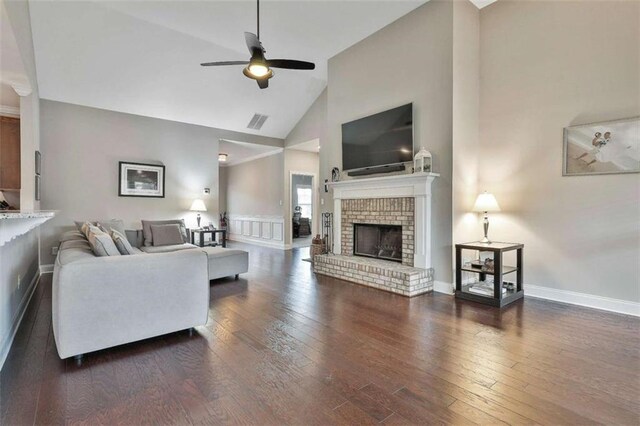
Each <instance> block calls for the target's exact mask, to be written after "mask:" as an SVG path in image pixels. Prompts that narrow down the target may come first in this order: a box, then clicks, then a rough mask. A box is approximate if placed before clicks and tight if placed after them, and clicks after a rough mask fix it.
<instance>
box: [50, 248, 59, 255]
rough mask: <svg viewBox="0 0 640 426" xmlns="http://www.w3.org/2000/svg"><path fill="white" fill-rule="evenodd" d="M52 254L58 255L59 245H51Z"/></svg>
mask: <svg viewBox="0 0 640 426" xmlns="http://www.w3.org/2000/svg"><path fill="white" fill-rule="evenodd" d="M51 255H52V256H57V255H58V247H51Z"/></svg>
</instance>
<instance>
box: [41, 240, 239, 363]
mask: <svg viewBox="0 0 640 426" xmlns="http://www.w3.org/2000/svg"><path fill="white" fill-rule="evenodd" d="M143 231H144V230H142V231H128V230H127V231H125V232H124V233H125V234H126V239H127V242H128V243H129V244H130V250H131V251H132V253H131V255H115V256H98V255H96V252H95V251H94V249H95V247H92V244H91V243H90V241H89V239H88V238H87V236H86V235H84V234H83V232H80V231H68V232H65V233H64V234H63V235H62V238H61V240H60V246H59V249H58V255H57V257H56V261H55V264H54V271H53V295H52V297H53V300H52V321H53V332H54V337H55V342H56V347H57V349H58V354H59V356H60V358H61V359H65V358H69V357H76V360H77V361H78V363H80V362H81V359H82V355H83V354H85V353H89V352H93V351H97V350H100V349H106V348H109V347H113V346H117V345H121V344H125V343H130V342H135V341H138V340H143V339H147V338H150V337H155V336H159V335H163V334H167V333H172V332H176V331H180V330H186V329H191V328H193V327H196V326H199V325H204V324H206V322H207V317H208V310H209V281H210V280H212V279H217V278H221V277H225V276H235V277H236V278H237V277H238V274H241V273H244V272H247V270H248V253H247V252H245V251H243V250H234V249H224V248H218V247H204V248H203V247H197V246H195V245H191V244H188V243H181V244H177V245H173V246H172V245H166V246H161V245H153V244H149V241H148V238H147V240H146V241H145V238H144V232H143ZM145 243H146V244H147V245H145Z"/></svg>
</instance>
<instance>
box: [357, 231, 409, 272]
mask: <svg viewBox="0 0 640 426" xmlns="http://www.w3.org/2000/svg"><path fill="white" fill-rule="evenodd" d="M353 237H354V238H353V241H354V244H353V254H354V256H365V257H373V258H376V259H384V260H392V261H394V262H402V226H400V225H397V226H396V225H373V224H368V223H354V224H353Z"/></svg>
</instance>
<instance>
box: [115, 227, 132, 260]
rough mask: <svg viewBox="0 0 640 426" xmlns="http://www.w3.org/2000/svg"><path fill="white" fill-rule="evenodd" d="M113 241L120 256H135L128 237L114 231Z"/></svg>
mask: <svg viewBox="0 0 640 426" xmlns="http://www.w3.org/2000/svg"><path fill="white" fill-rule="evenodd" d="M111 239H112V240H113V242H114V243H115V245H116V248H117V249H118V251H119V252H120V254H123V255H127V254H135V251H134V250H133V246H132V245H131V243H130V242H129V240H128V239H127V237H125V236H124V235H122V234H121V233H120V232H118V231H116V230H112V231H111Z"/></svg>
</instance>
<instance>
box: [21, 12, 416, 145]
mask: <svg viewBox="0 0 640 426" xmlns="http://www.w3.org/2000/svg"><path fill="white" fill-rule="evenodd" d="M422 3H425V1H424V0H396V1H393V0H387V1H375V0H371V1H326V0H322V1H275V0H273V1H269V0H267V1H262V2H261V8H260V9H261V34H260V35H261V39H262V42H263V44H264V45H265V47H266V49H267V55H268V57H272V58H273V57H278V58H294V59H301V60H309V61H313V62H315V63H316V65H317V68H316V70H314V71H311V72H309V71H289V70H280V69H278V70H276V76H275V77H274V78H273V79H271V81H270V86H269V88H268V89H266V90H260V89H259V88H258V87H257V85H256V84H255V82H254V81H252V80H249V79H247V78H246V77H244V76H243V75H242V67H241V66H231V67H219V68H203V67H200V65H199V64H200V63H201V62H205V61H217V60H246V59H248V52H247V48H246V46H245V42H244V35H243V32H244V31H251V32H255V27H256V9H255V2H253V1H33V0H31V1H30V3H29V5H30V10H31V21H32V22H31V24H32V29H33V40H34V48H35V56H36V66H37V72H38V87H39V90H40V97H41V98H44V99H51V100H56V101H61V102H69V103H74V104H80V105H87V106H92V107H96V108H103V109H109V110H114V111H121V112H126V113H132V114H139V115H144V116H150V117H157V118H163V119H168V120H175V121H181V122H186V123H193V124H200V125H204V126H210V127H219V128H224V129H229V130H235V131H242V132H247V133H255V134H261V135H265V136H272V137H279V138H284V137H285V136H286V135H287V134H288V132H289V131H290V130H291V129H292V128H293V126H294V125H295V124H296V123H297V121H298V120H299V119H300V117H301V116H302V115H303V114H304V113H305V111H306V110H307V109H308V108H309V106H310V105H311V104H312V103H313V101H314V100H315V99H316V97H317V96H318V95H319V94H320V92H321V91H322V90H323V88H324V87H325V86H326V80H327V60H328V59H329V58H330V57H332V56H334V55H335V54H337V53H339V52H340V51H342V50H344V49H346V48H347V47H349V46H351V45H353V44H355V43H357V42H358V41H360V40H362V39H364V38H366V37H367V36H369V35H370V34H372V33H374V32H376V31H378V30H379V29H380V28H382V27H384V26H385V25H387V24H389V23H391V22H392V21H394V20H396V19H398V18H399V17H401V16H403V15H405V14H406V13H408V12H410V11H411V10H413V9H414V8H416V7H418V6H420V5H421V4H422ZM399 48H401V47H399ZM254 113H260V114H266V115H268V116H269V119H268V120H267V121H266V123H265V124H264V126H263V127H262V129H261V130H259V131H256V130H250V129H247V124H248V123H249V120H250V119H251V118H252V116H253V115H254Z"/></svg>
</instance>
